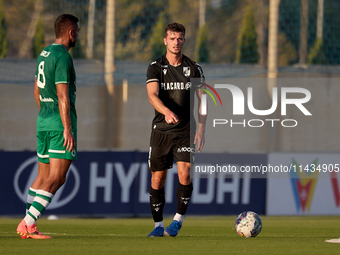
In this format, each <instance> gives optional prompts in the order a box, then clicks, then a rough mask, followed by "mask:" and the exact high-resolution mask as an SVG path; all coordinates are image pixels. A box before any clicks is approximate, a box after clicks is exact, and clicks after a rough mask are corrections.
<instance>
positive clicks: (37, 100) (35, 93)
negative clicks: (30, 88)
mask: <svg viewBox="0 0 340 255" xmlns="http://www.w3.org/2000/svg"><path fill="white" fill-rule="evenodd" d="M39 96H40V92H39V88H38V85H37V78H35V82H34V98H35V101H36V102H37V105H38V107H39V109H40V98H39Z"/></svg>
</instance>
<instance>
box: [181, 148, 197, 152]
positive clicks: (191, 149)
mask: <svg viewBox="0 0 340 255" xmlns="http://www.w3.org/2000/svg"><path fill="white" fill-rule="evenodd" d="M177 152H195V149H194V148H191V147H181V148H178V149H177Z"/></svg>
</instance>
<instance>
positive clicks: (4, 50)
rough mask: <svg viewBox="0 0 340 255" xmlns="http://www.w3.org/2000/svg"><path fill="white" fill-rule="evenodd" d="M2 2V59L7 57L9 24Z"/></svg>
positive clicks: (0, 12)
mask: <svg viewBox="0 0 340 255" xmlns="http://www.w3.org/2000/svg"><path fill="white" fill-rule="evenodd" d="M2 3H3V1H2V0H0V58H5V57H6V56H7V24H6V19H5V12H4V9H3V5H2Z"/></svg>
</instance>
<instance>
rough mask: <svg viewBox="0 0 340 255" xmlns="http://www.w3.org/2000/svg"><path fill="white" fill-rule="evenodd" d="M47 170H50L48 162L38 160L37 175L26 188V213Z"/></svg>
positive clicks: (45, 176)
mask: <svg viewBox="0 0 340 255" xmlns="http://www.w3.org/2000/svg"><path fill="white" fill-rule="evenodd" d="M49 172H50V164H49V163H42V162H38V175H37V177H36V178H35V180H34V181H33V183H32V185H31V187H30V188H29V190H28V195H27V202H26V214H27V212H28V210H29V209H30V207H31V205H32V203H33V200H34V198H35V195H36V193H37V191H38V189H39V188H40V185H41V184H42V183H43V182H44V181H45V180H46V178H47V177H48V174H49Z"/></svg>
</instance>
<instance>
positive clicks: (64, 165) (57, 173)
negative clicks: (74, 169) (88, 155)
mask: <svg viewBox="0 0 340 255" xmlns="http://www.w3.org/2000/svg"><path fill="white" fill-rule="evenodd" d="M74 136H75V138H76V134H74ZM49 137H50V149H49V161H50V164H49V165H50V167H49V168H50V169H49V174H48V177H47V178H46V179H45V180H44V182H43V183H42V184H41V185H40V187H39V189H38V190H37V192H36V196H35V198H34V201H33V203H32V205H31V207H30V209H29V210H28V212H27V214H26V216H25V218H24V219H23V220H22V222H21V223H20V224H19V226H18V228H17V232H18V234H20V235H21V236H24V237H26V238H33V239H47V238H51V237H49V236H44V235H42V234H41V233H40V232H38V231H37V230H36V220H37V219H38V218H39V217H40V215H41V214H42V213H43V212H44V211H45V209H46V208H47V207H48V206H49V204H50V203H51V201H52V198H53V196H54V194H55V193H56V192H57V190H58V189H59V188H60V187H61V186H62V185H63V184H64V183H65V180H66V174H67V171H68V169H69V167H70V165H71V163H72V159H76V151H74V152H68V151H65V148H64V147H63V132H49ZM39 161H41V159H40V158H39Z"/></svg>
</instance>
